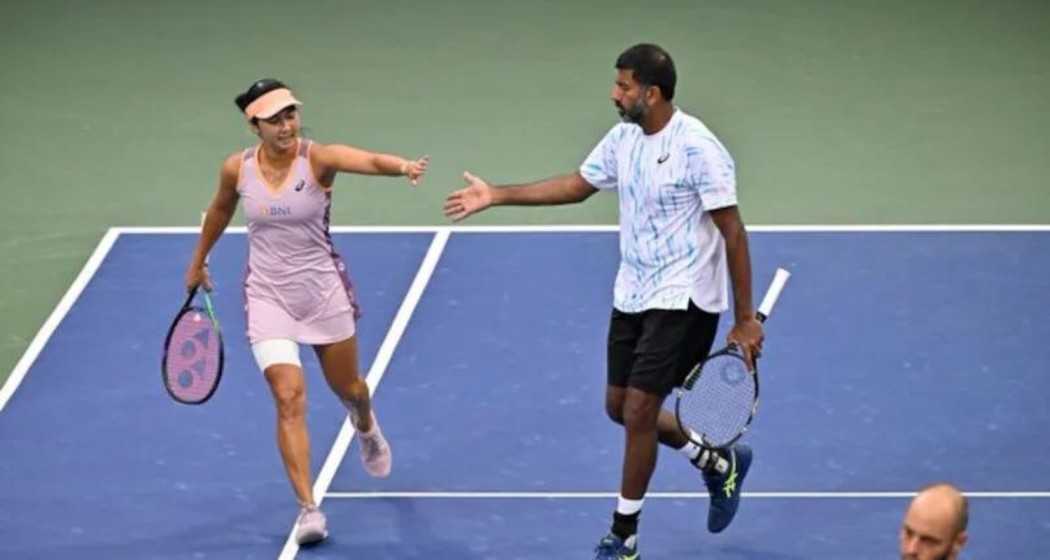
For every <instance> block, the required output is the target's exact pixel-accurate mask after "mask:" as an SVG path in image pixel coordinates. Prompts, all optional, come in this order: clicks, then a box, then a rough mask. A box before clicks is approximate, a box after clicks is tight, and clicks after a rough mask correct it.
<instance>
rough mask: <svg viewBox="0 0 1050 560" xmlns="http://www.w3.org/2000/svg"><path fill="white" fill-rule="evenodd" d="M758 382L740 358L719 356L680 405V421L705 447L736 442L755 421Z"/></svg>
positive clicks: (705, 370)
mask: <svg viewBox="0 0 1050 560" xmlns="http://www.w3.org/2000/svg"><path fill="white" fill-rule="evenodd" d="M754 400H755V379H754V376H753V375H752V374H751V373H750V372H748V370H747V365H746V364H745V363H744V361H743V360H742V359H741V358H739V357H738V356H735V355H731V354H727V355H723V356H715V357H713V358H711V359H709V360H708V361H707V362H705V363H704V365H703V367H702V369H701V370H700V375H699V377H698V378H697V379H696V380H695V382H694V383H693V384H692V387H691V389H690V390H688V391H686V392H684V393H683V394H682V396H681V397H680V398H679V402H678V418H679V420H680V421H681V422H682V424H683V425H684V426H687V427H689V428H691V429H692V430H693V431H695V432H697V433H699V434H700V435H701V436H702V437H703V439H704V443H706V444H708V445H711V446H715V447H718V446H722V445H725V444H728V443H729V442H730V441H732V440H733V439H735V438H736V437H737V436H738V435H739V434H740V433H741V432H742V431H743V430H744V429H745V428H746V427H747V424H748V422H749V421H750V419H751V414H752V411H753V407H754Z"/></svg>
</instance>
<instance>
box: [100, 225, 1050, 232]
mask: <svg viewBox="0 0 1050 560" xmlns="http://www.w3.org/2000/svg"><path fill="white" fill-rule="evenodd" d="M114 229H116V230H118V231H119V232H121V233H134V234H187V233H192V234H196V233H199V231H200V230H199V228H197V227H191V226H185V227H182V226H176V227H119V228H114ZM330 229H331V232H332V233H438V232H443V231H447V232H453V233H572V232H604V231H618V230H619V226H616V225H579V226H577V225H536V226H528V225H524V226H466V225H457V226H452V225H449V226H332V227H331V228H330ZM747 230H748V231H750V232H756V233H764V232H774V233H853V232H856V233H885V232H903V233H919V232H990V233H995V232H1030V231H1050V225H1048V224H932V225H924V224H896V225H749V226H747ZM246 231H247V229H246V228H245V227H243V226H234V227H228V228H226V233H238V234H243V233H245V232H246Z"/></svg>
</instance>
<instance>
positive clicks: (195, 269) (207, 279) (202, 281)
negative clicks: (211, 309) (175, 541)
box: [186, 264, 212, 292]
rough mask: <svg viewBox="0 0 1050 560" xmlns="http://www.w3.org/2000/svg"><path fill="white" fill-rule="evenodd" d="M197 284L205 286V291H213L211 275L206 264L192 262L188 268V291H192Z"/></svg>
mask: <svg viewBox="0 0 1050 560" xmlns="http://www.w3.org/2000/svg"><path fill="white" fill-rule="evenodd" d="M197 286H201V287H203V288H204V290H205V291H208V292H210V291H211V288H212V285H211V276H210V275H209V274H208V265H206V264H200V265H197V264H191V265H190V267H189V268H188V269H187V270H186V291H187V292H189V291H192V290H193V289H194V288H196V287H197Z"/></svg>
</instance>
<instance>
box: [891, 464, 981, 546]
mask: <svg viewBox="0 0 1050 560" xmlns="http://www.w3.org/2000/svg"><path fill="white" fill-rule="evenodd" d="M968 521H969V507H968V506H967V503H966V497H965V496H963V495H962V493H961V492H959V490H958V489H957V488H955V487H954V486H952V485H950V484H944V483H941V484H933V485H930V486H927V487H926V488H923V489H922V490H920V491H919V493H918V495H916V496H915V498H914V499H913V500H912V501H911V504H910V505H909V506H908V511H907V513H905V514H904V522H903V523H901V560H955V558H958V557H959V553H960V551H962V549H963V546H965V545H966V539H967V535H966V525H967V523H968Z"/></svg>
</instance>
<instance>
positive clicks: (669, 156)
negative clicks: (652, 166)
mask: <svg viewBox="0 0 1050 560" xmlns="http://www.w3.org/2000/svg"><path fill="white" fill-rule="evenodd" d="M670 158H671V154H670V153H666V154H664V155H662V156H660V158H659V159H657V160H656V164H657V165H659V164H661V163H663V162H665V161H667V160H668V159H670Z"/></svg>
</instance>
